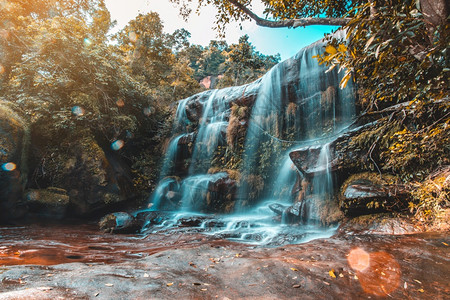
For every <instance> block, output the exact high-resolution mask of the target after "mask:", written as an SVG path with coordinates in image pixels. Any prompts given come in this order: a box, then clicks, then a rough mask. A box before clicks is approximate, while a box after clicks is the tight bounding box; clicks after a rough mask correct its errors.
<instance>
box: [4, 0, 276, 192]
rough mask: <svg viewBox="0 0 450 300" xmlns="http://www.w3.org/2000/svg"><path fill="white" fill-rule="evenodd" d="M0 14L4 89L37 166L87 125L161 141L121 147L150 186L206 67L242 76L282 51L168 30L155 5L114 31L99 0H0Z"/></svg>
mask: <svg viewBox="0 0 450 300" xmlns="http://www.w3.org/2000/svg"><path fill="white" fill-rule="evenodd" d="M0 19H1V20H2V21H1V22H0V99H2V100H5V101H8V102H9V103H11V104H12V105H13V106H14V107H15V108H16V109H18V110H21V111H22V112H23V113H24V114H25V115H26V116H27V118H29V119H30V121H31V123H32V124H31V125H32V135H33V139H34V140H35V144H37V145H39V147H40V150H39V152H40V154H39V155H38V156H39V157H37V158H35V159H36V162H35V164H36V165H35V166H34V167H35V168H36V170H39V169H44V168H43V166H42V164H43V162H45V161H48V160H49V156H52V155H54V153H58V152H60V151H61V148H62V147H63V145H64V143H62V142H61V141H64V140H72V141H76V140H79V138H80V137H82V136H86V135H90V136H94V137H95V140H96V141H97V142H98V143H99V144H100V145H101V146H102V147H104V148H109V147H110V145H111V144H112V143H113V142H115V141H118V140H120V141H125V144H129V145H135V146H136V147H135V148H141V147H143V148H147V149H153V148H156V149H158V150H157V151H151V153H153V154H152V155H150V154H148V155H144V157H143V156H142V153H138V151H135V150H133V147H124V149H120V153H121V154H122V155H123V156H124V157H125V158H126V159H128V160H130V162H131V164H132V165H133V170H134V171H135V172H134V173H135V175H136V177H140V176H141V177H145V180H141V179H142V178H140V179H139V178H137V179H136V182H139V184H142V186H141V187H142V188H144V189H147V190H148V189H150V188H151V186H152V184H154V182H153V181H154V180H156V179H155V177H156V176H157V174H156V173H157V172H155V171H153V172H149V168H151V169H153V170H155V169H157V165H158V162H159V158H158V157H159V155H161V152H162V148H163V146H164V140H165V138H166V134H167V133H168V132H169V131H170V122H167V120H170V117H169V116H170V115H171V112H172V111H173V109H174V107H176V105H175V103H176V101H178V100H180V99H182V98H185V97H188V96H191V95H193V94H195V93H197V92H200V91H202V90H204V89H205V87H204V86H202V85H201V84H200V83H199V82H200V81H201V80H202V79H203V78H205V77H208V76H212V77H213V81H214V82H215V83H216V85H218V86H221V87H224V86H229V85H239V84H244V83H247V82H249V81H252V80H255V79H257V78H258V77H260V76H262V75H263V74H264V73H265V72H266V71H267V70H268V69H269V68H271V67H272V66H273V65H275V64H276V63H278V62H279V60H280V57H279V56H278V55H277V56H271V55H269V56H266V55H263V54H261V53H259V52H258V51H256V49H255V47H254V46H253V45H252V44H251V43H250V42H249V40H248V37H247V36H243V37H242V38H241V39H240V40H239V43H238V44H233V45H228V44H227V43H225V42H221V41H211V43H210V44H209V45H207V46H200V45H193V44H191V43H190V42H189V37H190V33H189V32H188V31H186V30H184V29H182V28H180V29H178V30H176V31H175V32H173V33H170V34H169V33H166V32H165V31H164V26H163V21H162V20H161V19H160V17H159V15H158V14H157V13H154V12H150V13H148V14H140V15H138V16H137V17H136V18H135V19H134V20H131V21H130V22H129V24H128V25H127V26H125V28H123V29H121V30H119V32H117V33H116V34H114V35H112V34H111V33H110V32H111V28H112V27H113V26H114V25H115V23H114V21H112V20H111V16H110V13H109V11H108V10H107V8H106V6H105V3H104V1H103V0H64V1H59V0H55V1H48V0H36V1H21V0H1V1H0ZM219 75H220V77H221V79H218V77H219ZM211 87H212V86H211ZM68 137H69V138H68ZM67 143H68V144H70V143H71V142H67ZM69 148H70V147H69ZM127 151H128V152H127ZM158 153H159V154H158ZM47 171H48V172H47V173H50V172H49V170H47ZM144 174H147V175H144ZM148 174H150V175H148ZM149 177H151V178H149ZM31 182H38V183H39V180H34V179H33V180H32V181H31ZM40 184H43V185H50V186H51V185H53V184H55V182H54V179H52V178H50V179H46V180H45V182H41V183H40Z"/></svg>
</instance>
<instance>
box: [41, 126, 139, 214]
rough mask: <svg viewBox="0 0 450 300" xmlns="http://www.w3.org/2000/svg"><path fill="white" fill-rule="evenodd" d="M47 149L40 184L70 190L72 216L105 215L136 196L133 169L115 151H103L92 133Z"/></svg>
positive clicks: (43, 159) (42, 162)
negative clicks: (132, 177) (132, 176)
mask: <svg viewBox="0 0 450 300" xmlns="http://www.w3.org/2000/svg"><path fill="white" fill-rule="evenodd" d="M34 146H35V147H46V146H45V145H34ZM44 149H46V150H47V151H45V152H44V153H46V155H44V157H42V158H40V163H39V165H38V166H37V167H36V169H37V170H38V171H39V172H37V174H36V182H37V184H38V185H39V186H44V187H45V186H55V187H59V188H62V189H64V190H66V191H67V192H68V195H69V198H70V203H69V206H70V210H69V214H70V215H74V216H76V217H89V216H91V215H95V214H98V213H105V212H107V211H108V210H109V211H110V210H113V209H117V206H119V205H121V204H123V203H125V201H127V200H128V199H130V198H132V197H133V193H134V192H133V189H132V186H133V185H132V180H131V171H130V169H129V167H128V166H127V165H126V164H125V163H124V162H122V160H121V158H120V157H119V155H117V154H116V153H114V151H113V150H111V149H109V148H107V147H104V148H102V147H101V146H100V145H99V144H98V143H97V141H96V140H95V139H94V137H93V136H92V135H91V134H90V133H89V132H83V133H79V134H77V135H71V136H68V137H67V138H66V139H63V140H62V141H61V142H60V145H57V146H51V148H49V149H48V148H44Z"/></svg>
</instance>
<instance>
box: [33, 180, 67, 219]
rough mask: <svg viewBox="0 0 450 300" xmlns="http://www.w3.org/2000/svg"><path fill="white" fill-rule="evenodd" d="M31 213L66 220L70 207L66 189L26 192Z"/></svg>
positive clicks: (51, 188)
mask: <svg viewBox="0 0 450 300" xmlns="http://www.w3.org/2000/svg"><path fill="white" fill-rule="evenodd" d="M26 199H27V204H28V207H29V208H30V213H32V214H33V215H37V216H39V217H44V218H50V219H59V220H61V219H64V217H65V216H66V213H67V208H68V206H69V195H68V194H67V191H66V190H64V189H60V188H56V187H49V188H46V189H31V190H28V191H27V192H26Z"/></svg>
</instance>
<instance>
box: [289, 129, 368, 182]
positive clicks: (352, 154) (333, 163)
mask: <svg viewBox="0 0 450 300" xmlns="http://www.w3.org/2000/svg"><path fill="white" fill-rule="evenodd" d="M375 126H376V123H368V124H365V125H362V126H359V127H356V128H352V129H349V130H347V131H346V132H345V133H343V134H341V135H340V136H338V137H337V138H335V139H334V140H333V141H331V142H329V144H328V150H329V154H328V155H329V162H328V167H329V170H330V171H331V172H340V174H344V175H345V177H347V176H348V174H349V173H351V172H354V171H356V170H359V172H361V171H364V170H368V169H367V160H368V157H367V150H364V149H363V147H360V146H359V144H358V143H356V142H354V139H356V138H357V137H358V136H360V135H363V134H364V133H365V132H366V131H368V130H371V129H373V128H374V127H375ZM321 149H322V145H312V146H307V147H302V148H299V149H296V150H293V151H291V152H290V153H289V157H290V158H291V160H292V161H293V162H294V164H295V166H296V167H297V169H298V170H299V171H300V172H301V173H302V174H303V175H304V176H305V177H307V178H309V179H311V178H313V177H314V176H315V175H316V174H317V175H320V174H323V173H324V172H325V171H326V169H325V166H317V161H318V159H319V155H320V152H321Z"/></svg>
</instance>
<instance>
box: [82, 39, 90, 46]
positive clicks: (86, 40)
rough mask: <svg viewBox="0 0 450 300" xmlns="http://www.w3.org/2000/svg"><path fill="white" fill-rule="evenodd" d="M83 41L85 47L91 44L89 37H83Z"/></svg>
mask: <svg viewBox="0 0 450 300" xmlns="http://www.w3.org/2000/svg"><path fill="white" fill-rule="evenodd" d="M83 43H84V45H85V46H86V47H89V46H90V45H92V41H91V40H90V39H88V38H85V39H84V40H83Z"/></svg>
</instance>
